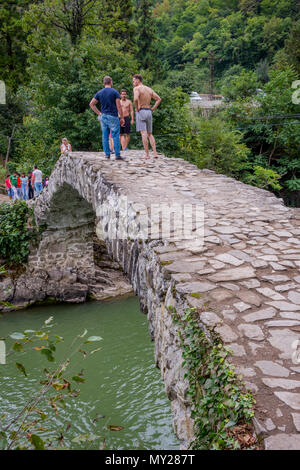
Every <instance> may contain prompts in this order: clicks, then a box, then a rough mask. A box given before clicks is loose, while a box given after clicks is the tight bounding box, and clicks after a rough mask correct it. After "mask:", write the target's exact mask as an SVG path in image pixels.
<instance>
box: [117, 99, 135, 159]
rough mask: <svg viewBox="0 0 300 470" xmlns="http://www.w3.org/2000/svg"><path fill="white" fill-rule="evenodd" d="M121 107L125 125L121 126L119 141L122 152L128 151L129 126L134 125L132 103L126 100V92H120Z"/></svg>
mask: <svg viewBox="0 0 300 470" xmlns="http://www.w3.org/2000/svg"><path fill="white" fill-rule="evenodd" d="M121 106H122V109H123V117H124V119H125V124H124V126H121V129H120V139H121V145H122V150H128V145H129V141H130V130H131V125H132V124H133V123H134V114H133V106H132V101H131V100H129V99H128V98H127V91H126V90H121ZM129 114H130V116H131V119H130V117H129Z"/></svg>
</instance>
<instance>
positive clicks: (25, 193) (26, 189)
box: [22, 184, 28, 201]
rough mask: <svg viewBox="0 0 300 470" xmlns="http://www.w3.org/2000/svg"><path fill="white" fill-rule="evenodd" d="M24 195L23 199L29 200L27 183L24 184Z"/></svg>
mask: <svg viewBox="0 0 300 470" xmlns="http://www.w3.org/2000/svg"><path fill="white" fill-rule="evenodd" d="M22 196H23V201H28V188H27V184H22Z"/></svg>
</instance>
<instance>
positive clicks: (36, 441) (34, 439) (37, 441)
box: [30, 434, 45, 450]
mask: <svg viewBox="0 0 300 470" xmlns="http://www.w3.org/2000/svg"><path fill="white" fill-rule="evenodd" d="M30 441H31V443H32V444H33V446H34V448H35V449H36V450H45V443H44V441H43V439H41V438H40V437H39V436H38V435H37V434H31V436H30Z"/></svg>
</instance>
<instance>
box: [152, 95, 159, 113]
mask: <svg viewBox="0 0 300 470" xmlns="http://www.w3.org/2000/svg"><path fill="white" fill-rule="evenodd" d="M151 98H153V99H154V100H155V104H154V105H153V106H152V108H151V111H154V110H155V109H156V108H157V107H158V106H159V105H160V103H161V97H160V96H158V94H157V93H155V91H153V90H152V96H151Z"/></svg>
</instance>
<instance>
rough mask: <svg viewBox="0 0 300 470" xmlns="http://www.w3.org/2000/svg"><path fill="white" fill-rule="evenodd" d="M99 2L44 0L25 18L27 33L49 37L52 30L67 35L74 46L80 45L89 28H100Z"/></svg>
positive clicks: (35, 5)
mask: <svg viewBox="0 0 300 470" xmlns="http://www.w3.org/2000/svg"><path fill="white" fill-rule="evenodd" d="M98 4H99V0H44V1H43V2H39V3H36V4H35V3H33V4H32V5H31V6H30V9H29V11H28V13H27V14H26V15H25V18H24V20H25V21H24V26H25V29H26V30H27V31H31V30H33V31H34V32H36V29H37V28H38V33H39V34H41V35H43V34H44V35H46V36H48V35H49V34H51V30H52V31H53V30H54V31H56V33H59V34H61V33H65V34H67V35H68V36H69V38H70V41H71V43H72V44H73V45H75V44H76V43H78V41H79V40H80V38H81V37H82V35H83V31H84V29H85V28H87V27H88V26H100V25H99V22H96V20H95V17H96V6H97V5H98ZM31 45H32V44H31Z"/></svg>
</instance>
